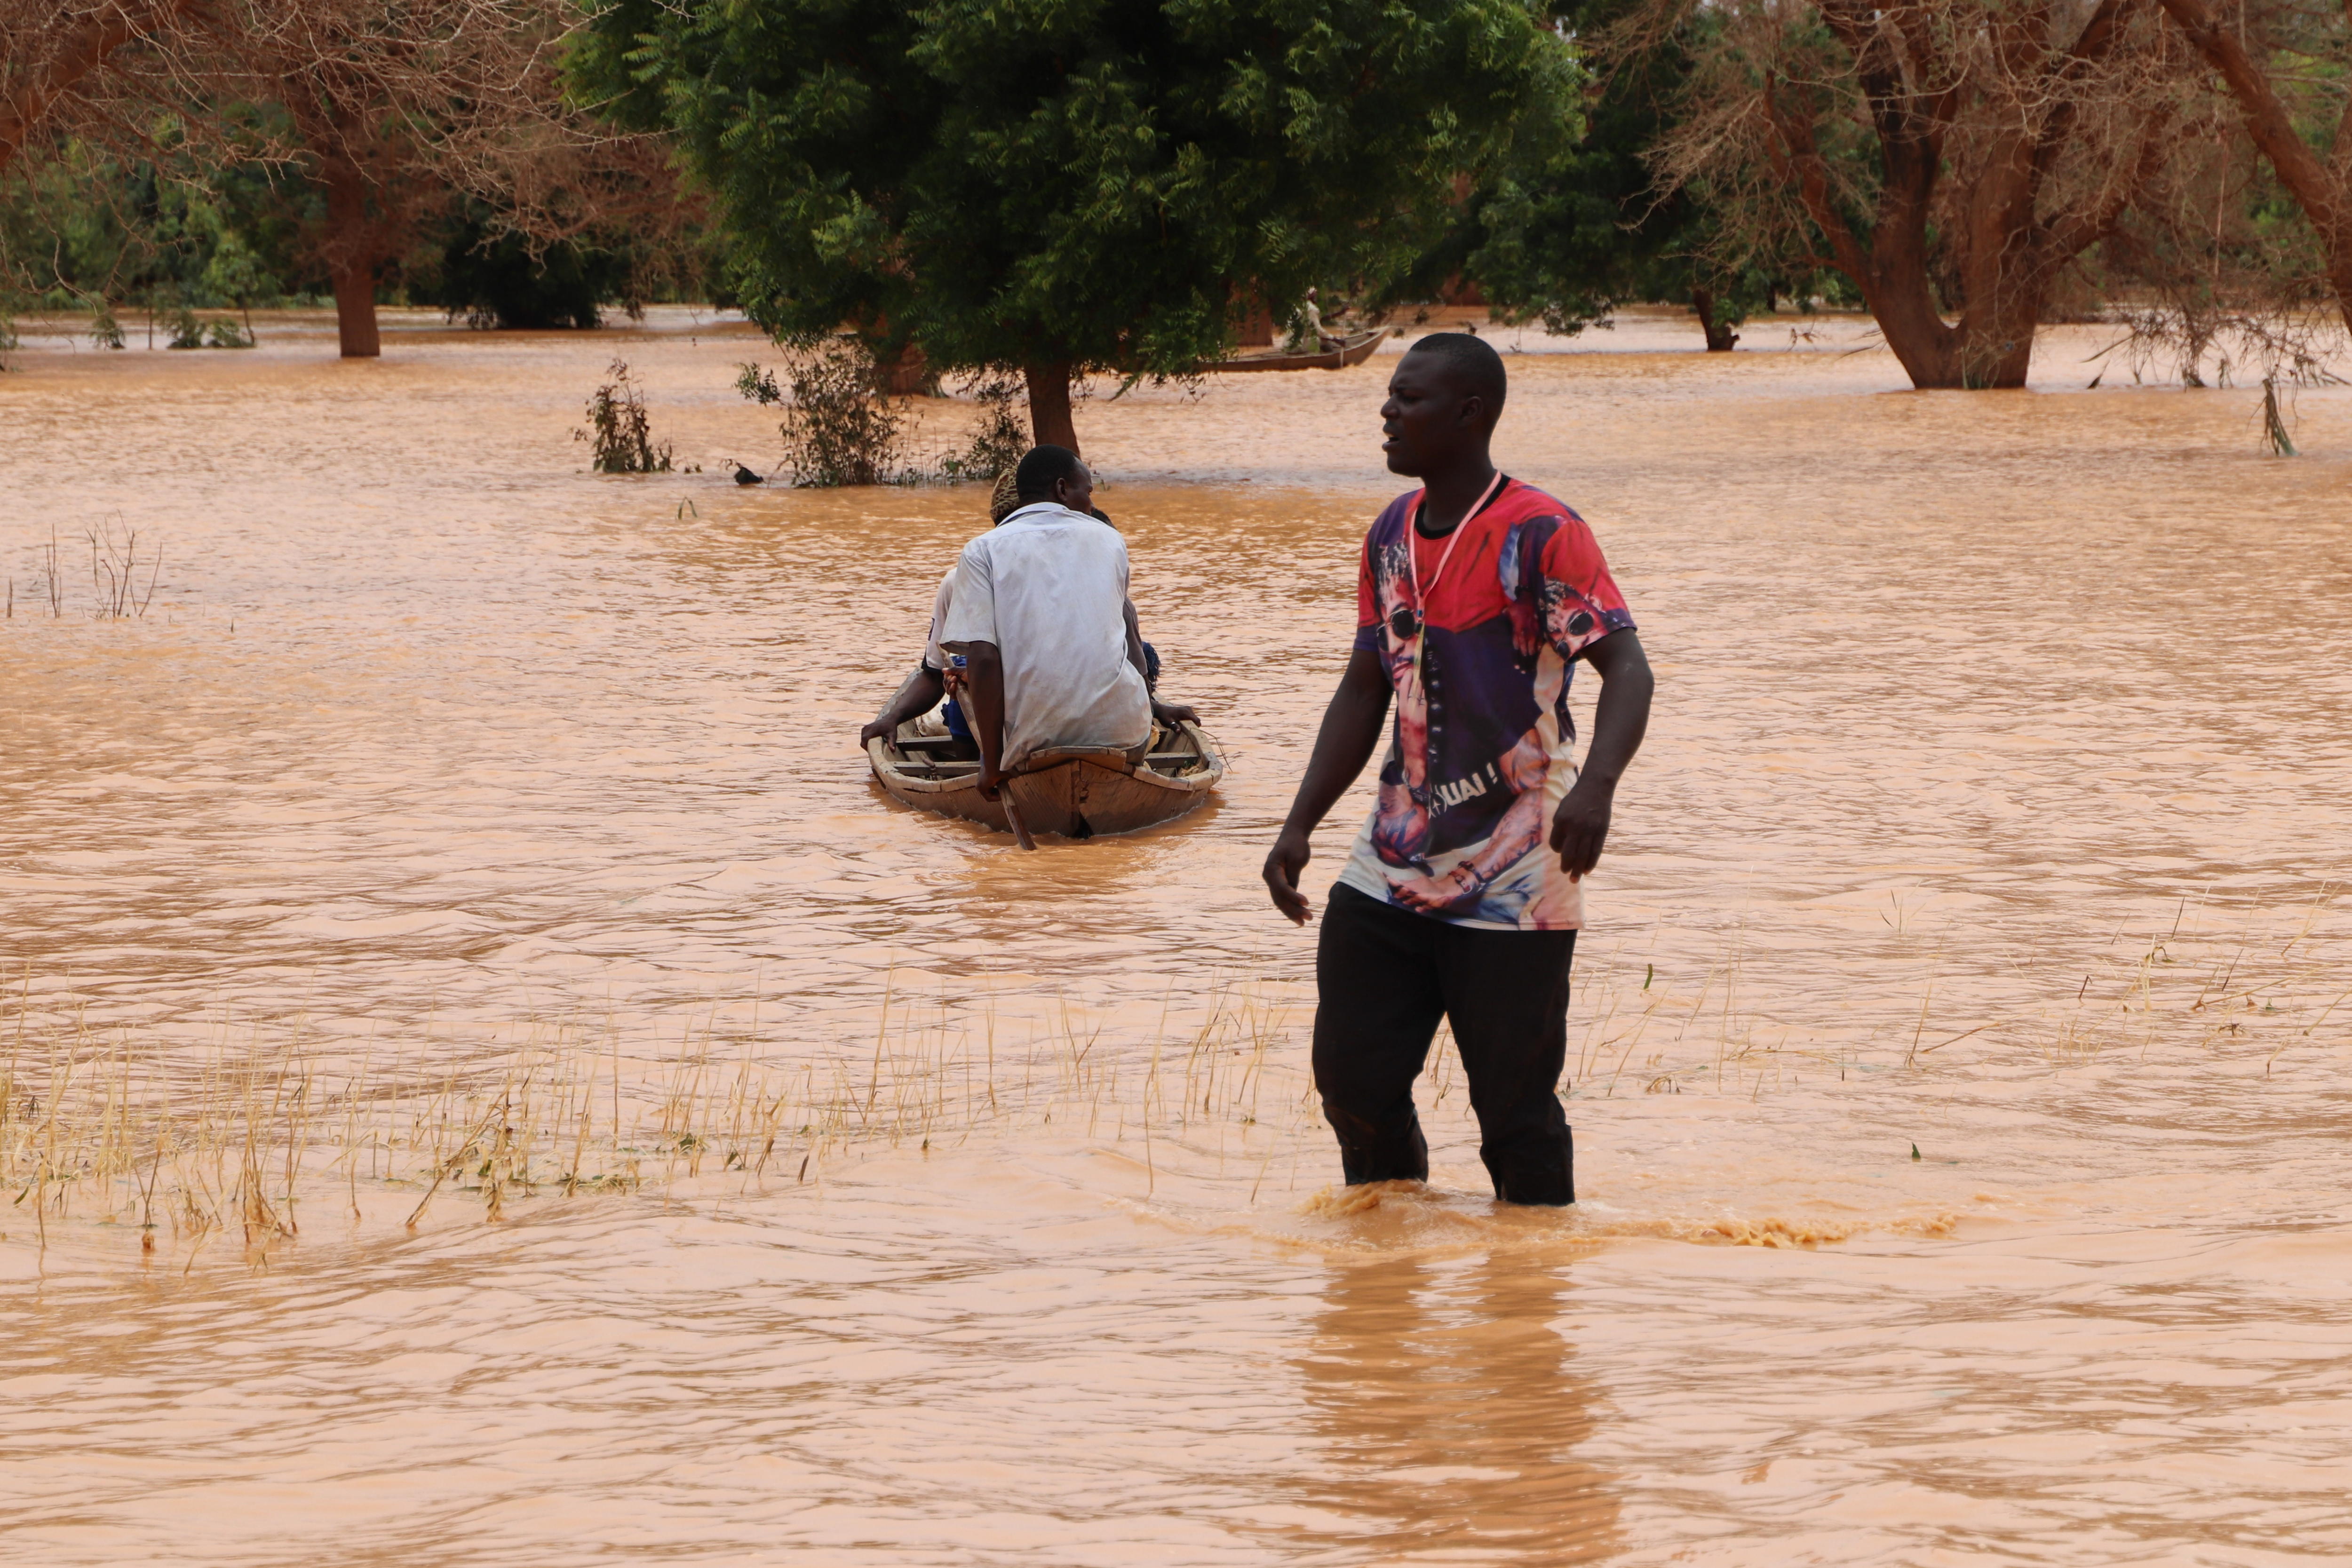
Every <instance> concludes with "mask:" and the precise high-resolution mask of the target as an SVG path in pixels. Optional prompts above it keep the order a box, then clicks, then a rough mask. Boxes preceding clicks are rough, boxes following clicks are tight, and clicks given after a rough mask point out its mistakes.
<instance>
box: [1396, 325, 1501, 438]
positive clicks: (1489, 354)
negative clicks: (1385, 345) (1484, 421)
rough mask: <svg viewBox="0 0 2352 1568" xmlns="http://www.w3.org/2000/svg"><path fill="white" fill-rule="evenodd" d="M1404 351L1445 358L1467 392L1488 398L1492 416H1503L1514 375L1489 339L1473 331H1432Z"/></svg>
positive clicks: (1488, 409)
mask: <svg viewBox="0 0 2352 1568" xmlns="http://www.w3.org/2000/svg"><path fill="white" fill-rule="evenodd" d="M1404 352H1405V353H1409V354H1434V355H1436V356H1437V357H1438V358H1440V359H1442V360H1444V362H1445V367H1446V369H1448V370H1449V371H1451V372H1453V374H1454V380H1455V382H1456V384H1458V385H1459V386H1460V387H1461V389H1462V390H1463V392H1465V394H1468V395H1472V396H1475V397H1480V398H1484V399H1485V400H1486V412H1487V414H1488V415H1489V416H1495V417H1499V416H1501V414H1502V412H1503V395H1504V393H1505V391H1506V390H1507V388H1508V386H1509V383H1510V377H1509V376H1507V374H1504V371H1503V356H1502V355H1501V354H1498V353H1496V352H1495V345H1494V344H1492V343H1490V342H1487V341H1486V339H1484V338H1482V337H1479V336H1477V335H1476V334H1475V333H1473V332H1431V333H1429V334H1427V335H1426V336H1424V337H1421V338H1417V339H1415V340H1414V341H1413V345H1412V347H1411V348H1409V349H1407V350H1405V351H1404Z"/></svg>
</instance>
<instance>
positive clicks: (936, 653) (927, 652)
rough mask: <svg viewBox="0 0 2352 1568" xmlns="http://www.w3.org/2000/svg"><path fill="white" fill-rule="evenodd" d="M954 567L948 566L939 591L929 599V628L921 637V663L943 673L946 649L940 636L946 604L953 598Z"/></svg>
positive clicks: (941, 579) (946, 613) (945, 664)
mask: <svg viewBox="0 0 2352 1568" xmlns="http://www.w3.org/2000/svg"><path fill="white" fill-rule="evenodd" d="M955 580H956V569H955V568H954V567H952V566H950V567H949V568H948V574H947V575H946V576H944V577H942V578H940V591H939V594H938V595H937V596H935V597H934V598H933V599H932V600H931V629H930V633H929V636H927V637H924V639H923V664H924V667H925V668H929V669H935V670H938V671H940V672H941V673H942V674H944V673H945V672H946V670H947V668H948V650H947V649H946V648H945V647H941V646H940V636H941V635H942V634H943V633H945V632H946V630H947V628H948V605H950V604H952V603H953V602H954V600H955Z"/></svg>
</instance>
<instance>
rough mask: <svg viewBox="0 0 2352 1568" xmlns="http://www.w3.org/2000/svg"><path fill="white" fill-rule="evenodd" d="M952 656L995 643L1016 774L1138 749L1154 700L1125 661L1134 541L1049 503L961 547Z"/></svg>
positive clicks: (951, 603) (1008, 764)
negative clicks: (1078, 752) (1080, 751)
mask: <svg viewBox="0 0 2352 1568" xmlns="http://www.w3.org/2000/svg"><path fill="white" fill-rule="evenodd" d="M943 592H945V593H946V594H947V596H948V609H947V624H946V626H945V629H944V632H943V634H942V635H941V636H940V637H939V639H938V640H939V642H940V645H941V646H942V647H945V648H950V649H951V648H956V647H961V646H963V645H966V644H970V643H976V642H986V643H994V644H995V645H996V648H997V652H998V654H999V656H1000V657H1001V658H1003V665H1004V756H1003V767H1004V768H1005V769H1006V770H1008V771H1010V770H1011V769H1013V768H1016V767H1018V766H1020V765H1021V763H1023V762H1024V761H1025V760H1026V759H1027V758H1028V756H1029V754H1030V753H1031V752H1035V751H1040V750H1043V749H1045V748H1047V747H1052V746H1121V747H1125V746H1139V745H1141V744H1142V743H1143V742H1145V741H1147V740H1149V739H1150V736H1151V695H1150V692H1148V691H1147V690H1145V689H1144V685H1143V672H1142V671H1140V670H1139V669H1137V668H1135V666H1134V665H1133V664H1132V663H1130V662H1129V659H1128V657H1127V615H1126V609H1127V541H1126V540H1124V539H1122V538H1120V537H1119V534H1118V530H1117V529H1115V528H1112V527H1110V526H1109V525H1108V524H1107V523H1105V522H1103V521H1099V520H1098V519H1096V518H1092V517H1088V516H1087V514H1086V513H1084V512H1077V511H1072V510H1069V509H1068V508H1067V507H1064V506H1057V505H1055V503H1053V502H1051V501H1043V502H1040V503H1038V504H1037V505H1035V506H1027V507H1024V508H1022V509H1021V510H1019V511H1016V512H1014V513H1013V515H1012V516H1010V517H1008V518H1006V519H1005V520H1004V521H1003V522H1000V523H998V524H997V525H996V527H995V528H994V529H992V530H991V531H989V532H987V533H983V534H982V535H981V536H980V537H979V538H977V539H975V540H973V541H972V542H971V543H969V544H967V545H965V546H964V547H963V556H962V558H961V560H960V561H959V562H958V563H956V571H955V581H954V583H953V584H950V586H949V587H948V588H947V589H944V590H943Z"/></svg>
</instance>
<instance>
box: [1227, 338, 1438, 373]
mask: <svg viewBox="0 0 2352 1568" xmlns="http://www.w3.org/2000/svg"><path fill="white" fill-rule="evenodd" d="M1390 331H1391V329H1390V328H1388V327H1374V328H1372V329H1371V330H1370V331H1362V332H1349V334H1348V335H1347V336H1346V337H1344V338H1341V339H1340V340H1339V347H1338V348H1336V349H1323V350H1320V351H1318V352H1317V353H1270V354H1248V355H1245V356H1244V357H1243V358H1241V359H1226V360H1219V361H1218V362H1217V363H1214V364H1204V365H1202V367H1201V369H1202V372H1204V373H1206V372H1210V371H1217V372H1224V371H1242V370H1346V369H1347V368H1348V367H1349V366H1350V365H1359V364H1361V363H1364V362H1365V361H1366V360H1368V359H1370V358H1371V357H1372V351H1373V350H1374V349H1376V348H1378V347H1380V346H1381V340H1382V339H1384V338H1386V337H1387V336H1388V335H1389V333H1390Z"/></svg>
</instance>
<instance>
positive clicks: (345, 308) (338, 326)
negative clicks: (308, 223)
mask: <svg viewBox="0 0 2352 1568" xmlns="http://www.w3.org/2000/svg"><path fill="white" fill-rule="evenodd" d="M322 183H323V184H325V185H326V187H327V245H326V259H327V271H328V274H329V275H330V276H331V278H333V279H334V282H335V336H336V338H337V339H338V340H339V341H340V342H341V345H342V351H343V357H344V358H345V359H374V358H376V357H377V356H378V355H380V354H382V353H383V336H382V335H381V334H380V333H379V332H378V331H376V324H375V259H376V258H375V250H376V246H375V242H374V237H373V235H372V234H371V232H370V229H371V227H372V226H371V225H370V224H369V222H368V210H367V187H366V184H365V182H364V181H362V178H361V176H360V172H359V171H358V170H357V169H355V168H353V167H352V166H351V165H350V164H349V163H342V162H340V161H338V162H334V163H329V164H328V166H327V169H326V172H325V176H324V179H323V181H322Z"/></svg>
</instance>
